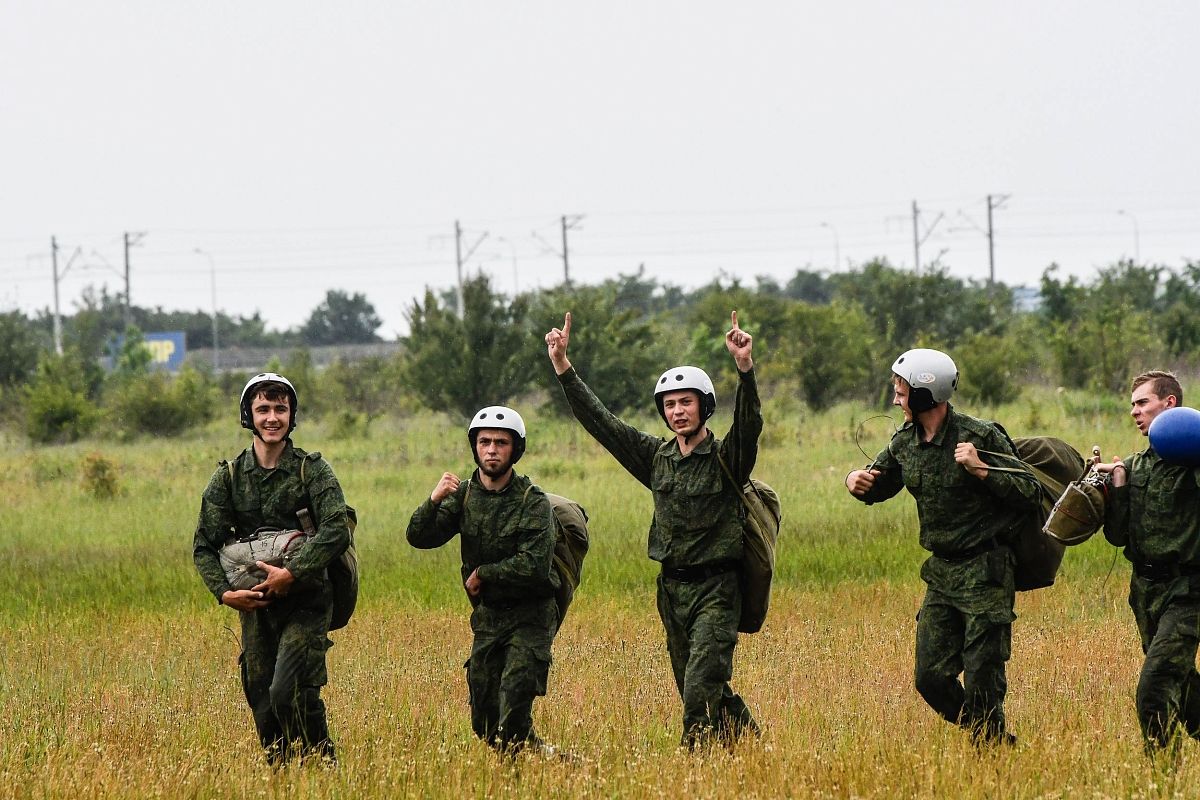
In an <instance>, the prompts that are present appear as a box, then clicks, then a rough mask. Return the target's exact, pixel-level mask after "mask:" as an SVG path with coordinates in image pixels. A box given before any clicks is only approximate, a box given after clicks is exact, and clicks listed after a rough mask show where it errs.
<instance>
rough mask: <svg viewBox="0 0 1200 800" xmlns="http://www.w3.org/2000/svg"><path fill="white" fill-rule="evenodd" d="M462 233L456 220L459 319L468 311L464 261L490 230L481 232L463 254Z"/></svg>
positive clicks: (455, 241)
mask: <svg viewBox="0 0 1200 800" xmlns="http://www.w3.org/2000/svg"><path fill="white" fill-rule="evenodd" d="M462 235H463V229H462V226H461V225H459V224H458V220H454V263H455V267H456V269H457V273H458V318H459V319H462V318H463V316H464V315H465V314H466V311H467V309H466V306H465V305H464V300H463V275H462V268H463V262H465V261H466V260H467V259H468V258H470V257H471V254H472V253H474V252H475V250H476V249H477V248H478V247H479V245H481V244H483V240H484V239H486V238H487V235H488V232H487V231H484V232H483V233H481V234H479V238H478V239H476V240H475V244H473V245H471V247H470V249H468V250H467V254H466V255H463V251H462V250H463V248H462Z"/></svg>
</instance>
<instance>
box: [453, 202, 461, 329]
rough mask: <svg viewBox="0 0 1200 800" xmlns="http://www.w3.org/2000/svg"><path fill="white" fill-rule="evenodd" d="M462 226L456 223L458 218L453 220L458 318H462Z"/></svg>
mask: <svg viewBox="0 0 1200 800" xmlns="http://www.w3.org/2000/svg"><path fill="white" fill-rule="evenodd" d="M462 261H463V260H462V226H461V225H459V224H458V220H454V271H455V275H456V276H457V279H458V283H456V284H455V286H457V287H458V290H457V294H456V296H457V298H458V318H459V319H462V318H463V286H462Z"/></svg>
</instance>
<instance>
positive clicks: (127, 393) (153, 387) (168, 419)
mask: <svg viewBox="0 0 1200 800" xmlns="http://www.w3.org/2000/svg"><path fill="white" fill-rule="evenodd" d="M104 399H105V411H106V415H107V420H108V424H109V426H110V427H111V428H112V429H113V430H114V431H115V432H116V433H117V434H118V435H121V436H125V437H130V436H136V435H138V434H153V435H156V436H176V435H178V434H180V433H182V432H184V431H186V430H188V429H189V428H193V427H195V426H197V425H201V424H203V423H205V422H207V421H208V420H210V419H212V418H213V415H214V413H215V411H216V407H217V402H218V397H217V389H216V387H215V386H214V385H213V383H212V382H211V381H210V380H209V379H208V378H207V377H206V376H204V375H203V374H201V373H199V372H197V371H196V370H194V369H191V368H185V369H184V370H183V371H182V372H181V373H180V374H179V377H177V378H171V377H170V376H169V375H167V374H166V373H162V372H153V373H150V374H147V375H133V376H127V377H116V378H114V379H113V382H112V383H111V384H110V386H109V387H108V389H107V390H106V392H105V396H104Z"/></svg>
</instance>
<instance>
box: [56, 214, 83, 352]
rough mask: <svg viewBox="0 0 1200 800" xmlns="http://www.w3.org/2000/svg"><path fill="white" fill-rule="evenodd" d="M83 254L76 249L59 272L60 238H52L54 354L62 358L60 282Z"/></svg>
mask: <svg viewBox="0 0 1200 800" xmlns="http://www.w3.org/2000/svg"><path fill="white" fill-rule="evenodd" d="M82 252H83V251H82V250H81V249H80V248H78V247H76V248H75V252H74V253H72V254H71V257H70V258H68V259H67V265H66V266H65V267H63V270H62V272H59V271H58V237H56V236H51V237H50V269H51V270H52V271H53V273H54V352H55V353H58V354H59V355H60V356H61V355H62V353H63V345H62V313H61V312H60V311H59V306H58V282H59V281H60V280H62V278H63V277H64V276H65V275H66V274H67V272H68V271H70V269H71V265H72V264H74V263H75V259H76V258H78V257H79V255H80V254H81V253H82Z"/></svg>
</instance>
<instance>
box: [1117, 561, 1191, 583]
mask: <svg viewBox="0 0 1200 800" xmlns="http://www.w3.org/2000/svg"><path fill="white" fill-rule="evenodd" d="M1133 571H1134V573H1135V574H1136V575H1137V576H1138V577H1139V578H1144V579H1146V580H1148V581H1169V580H1174V579H1175V578H1178V577H1180V576H1183V575H1200V566H1193V565H1190V564H1164V563H1158V564H1154V563H1151V562H1147V561H1135V562H1133Z"/></svg>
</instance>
